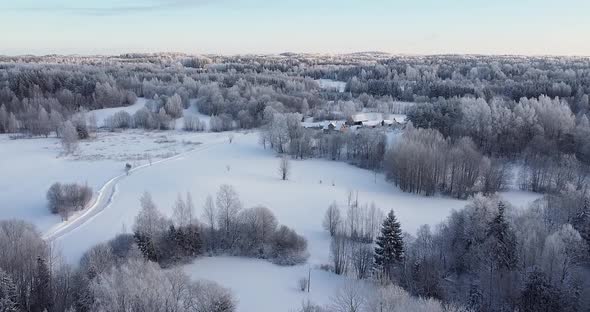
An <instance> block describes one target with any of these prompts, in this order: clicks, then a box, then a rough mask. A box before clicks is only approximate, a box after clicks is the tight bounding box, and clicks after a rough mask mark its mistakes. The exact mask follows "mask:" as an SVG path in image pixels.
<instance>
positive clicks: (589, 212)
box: [572, 197, 590, 253]
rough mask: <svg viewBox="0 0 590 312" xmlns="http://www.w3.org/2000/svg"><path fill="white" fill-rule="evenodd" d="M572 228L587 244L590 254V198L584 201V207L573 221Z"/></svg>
mask: <svg viewBox="0 0 590 312" xmlns="http://www.w3.org/2000/svg"><path fill="white" fill-rule="evenodd" d="M572 226H573V227H574V229H576V231H578V233H580V236H581V237H582V239H583V240H584V242H585V243H586V247H587V249H586V250H587V251H588V253H590V198H588V197H586V198H585V199H584V206H583V207H582V210H581V211H580V213H578V215H577V216H576V217H575V218H574V220H573V221H572Z"/></svg>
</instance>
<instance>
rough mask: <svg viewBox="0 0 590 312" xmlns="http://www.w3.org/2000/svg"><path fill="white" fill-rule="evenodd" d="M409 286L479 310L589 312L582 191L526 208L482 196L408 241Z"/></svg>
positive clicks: (589, 220)
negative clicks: (521, 208)
mask: <svg viewBox="0 0 590 312" xmlns="http://www.w3.org/2000/svg"><path fill="white" fill-rule="evenodd" d="M404 244H405V246H406V252H405V260H404V263H403V267H404V269H403V273H402V276H401V277H400V279H401V281H402V284H403V285H404V287H405V288H406V289H407V290H409V291H410V292H411V293H413V294H415V295H420V296H430V297H435V298H440V299H442V300H443V301H445V302H460V303H462V304H465V305H467V306H468V307H470V308H471V309H473V310H475V311H506V310H515V309H518V310H519V311H585V308H584V307H587V306H588V304H589V303H588V301H587V300H588V295H589V292H590V288H589V287H588V284H587V282H586V281H587V279H588V271H587V269H586V265H587V263H588V261H589V259H590V248H589V247H590V205H589V201H588V198H587V197H585V196H584V195H583V194H582V193H580V192H570V193H566V194H562V195H558V196H547V197H545V198H544V199H543V200H541V201H539V202H537V203H535V204H533V205H532V206H531V207H529V208H528V209H526V210H524V211H517V210H514V209H512V208H511V207H509V206H507V205H506V204H504V203H503V202H502V201H501V200H500V199H498V198H487V197H483V196H476V197H474V198H473V200H472V201H471V203H470V204H468V205H467V206H466V207H465V209H463V210H461V211H457V212H454V213H453V214H452V215H451V216H450V217H449V219H448V220H447V221H446V222H444V223H442V224H440V225H438V226H437V227H436V228H435V229H434V230H431V228H430V227H428V226H423V227H421V228H420V230H419V231H418V232H417V234H416V236H415V237H413V236H407V237H405V238H404Z"/></svg>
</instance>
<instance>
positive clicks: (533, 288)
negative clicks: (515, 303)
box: [519, 267, 562, 312]
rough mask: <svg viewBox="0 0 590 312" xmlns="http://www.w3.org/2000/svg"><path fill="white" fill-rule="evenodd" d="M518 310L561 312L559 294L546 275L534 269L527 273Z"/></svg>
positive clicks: (525, 311)
mask: <svg viewBox="0 0 590 312" xmlns="http://www.w3.org/2000/svg"><path fill="white" fill-rule="evenodd" d="M519 310H520V311H523V312H557V311H561V310H562V309H561V305H560V294H559V291H558V290H557V289H555V287H554V286H553V285H552V284H551V283H550V282H549V279H548V278H547V275H546V274H545V273H544V272H543V271H542V270H541V269H539V268H536V267H534V268H533V269H532V271H531V272H530V273H528V275H527V278H526V281H525V284H524V288H523V289H522V292H521V294H520V300H519Z"/></svg>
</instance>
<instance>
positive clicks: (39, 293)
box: [31, 257, 51, 312]
mask: <svg viewBox="0 0 590 312" xmlns="http://www.w3.org/2000/svg"><path fill="white" fill-rule="evenodd" d="M31 299H32V304H31V310H32V311H33V312H43V311H46V310H47V311H49V310H50V308H51V273H50V272H49V267H47V263H46V262H45V259H43V258H41V257H39V258H37V270H36V272H35V278H34V281H33V290H32V298H31Z"/></svg>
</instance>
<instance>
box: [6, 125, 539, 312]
mask: <svg viewBox="0 0 590 312" xmlns="http://www.w3.org/2000/svg"><path fill="white" fill-rule="evenodd" d="M229 134H230V133H185V132H178V131H166V132H159V131H154V132H145V131H141V130H127V131H123V132H114V133H111V132H100V133H99V134H98V136H97V138H96V139H93V140H90V141H85V142H82V143H81V146H80V152H79V153H78V155H76V156H73V157H72V156H70V157H58V155H59V151H60V146H59V141H58V140H57V139H54V138H49V139H29V140H10V139H8V137H7V136H0V159H2V162H1V163H0V170H1V172H3V174H4V175H5V176H4V179H2V180H1V181H0V202H2V203H3V204H4V205H3V207H2V208H1V210H0V219H7V218H20V219H26V220H29V221H31V222H33V223H35V224H36V225H37V226H39V228H40V230H41V231H43V232H44V233H45V235H46V237H47V238H49V239H50V240H51V241H52V242H53V244H54V247H55V248H57V249H58V250H61V252H62V253H63V254H64V257H65V259H66V260H67V261H68V262H70V263H76V262H77V261H78V260H79V259H80V257H81V256H82V254H83V253H84V252H85V251H86V250H87V249H88V248H90V247H91V246H93V245H95V244H97V243H100V242H104V241H106V240H108V239H111V238H113V237H114V236H115V235H117V234H119V233H122V232H129V231H131V229H132V225H133V222H134V218H135V216H136V215H137V213H138V211H139V209H140V207H139V197H140V196H141V194H142V193H143V192H144V191H148V192H150V193H151V194H152V196H153V199H154V201H155V203H156V205H157V206H158V207H159V209H160V211H162V212H163V213H164V214H166V215H168V216H170V215H172V205H173V203H174V201H175V199H176V196H177V195H178V193H179V192H182V193H185V192H187V191H190V192H191V193H192V197H193V200H194V203H195V206H196V207H197V209H198V211H197V213H196V215H197V216H200V215H201V214H202V211H201V207H202V205H203V203H204V202H205V199H206V196H207V195H209V194H211V195H213V196H214V195H215V193H216V191H217V189H218V187H219V186H220V185H221V184H231V185H233V186H234V187H235V188H236V190H237V191H238V193H239V194H240V197H241V199H242V202H243V203H244V207H253V206H256V205H264V206H267V207H268V208H269V209H271V210H272V211H273V212H274V213H275V215H276V216H277V219H278V220H279V222H280V223H282V224H285V225H287V226H289V227H292V228H294V229H295V230H296V231H297V232H298V233H300V234H302V235H303V236H304V237H306V238H307V240H308V246H309V253H310V258H309V261H308V263H307V264H305V265H300V266H294V267H279V266H276V265H274V264H271V263H269V262H266V261H264V260H256V259H244V258H232V257H212V258H208V257H204V258H201V259H197V260H196V261H194V262H193V263H192V264H188V265H186V266H184V267H183V268H184V270H185V271H186V272H188V273H190V275H191V276H192V277H193V278H205V279H210V280H213V281H216V282H218V283H220V284H221V285H223V286H226V287H229V288H231V289H232V290H233V292H234V294H235V295H236V296H237V298H238V299H239V304H238V311H261V312H264V311H269V312H271V311H272V312H274V311H291V310H293V309H296V308H298V307H299V306H300V305H301V302H302V300H304V299H306V298H307V296H310V297H309V298H310V299H311V300H312V301H314V302H315V303H320V304H321V303H327V301H328V300H329V299H330V296H332V294H333V293H334V291H336V290H337V289H338V288H339V287H340V286H341V285H342V284H343V283H345V282H346V278H344V277H339V276H336V275H334V274H331V273H328V272H324V271H320V270H318V269H317V267H318V266H319V265H321V264H326V263H329V242H330V238H329V235H328V233H326V232H325V231H324V230H323V229H322V226H321V223H322V218H323V215H324V213H325V211H326V209H327V207H328V206H329V205H330V203H331V202H332V201H336V202H337V203H338V204H339V205H340V206H341V207H343V206H344V205H345V202H346V195H347V193H348V192H349V191H358V194H359V195H358V196H359V201H360V203H361V204H365V203H366V204H369V203H371V202H374V203H375V204H376V206H377V207H379V208H381V209H382V210H383V211H388V210H390V209H394V210H395V213H396V215H397V217H398V219H399V220H400V222H401V224H402V228H403V230H404V231H408V232H410V233H415V231H416V229H417V228H418V227H419V226H420V225H422V224H430V225H434V224H437V223H439V222H441V221H442V220H444V218H446V216H448V215H449V213H450V211H451V210H453V209H461V208H462V207H463V206H464V205H465V203H466V202H465V201H461V200H456V199H452V198H448V197H442V196H434V197H424V196H420V195H415V194H408V193H403V192H401V191H400V190H399V189H398V188H396V187H395V186H393V185H392V184H391V183H389V182H387V181H385V178H384V176H383V175H382V174H375V173H374V172H371V171H368V170H363V169H360V168H357V167H354V166H351V165H348V164H346V163H344V162H335V161H329V160H322V159H307V160H292V161H291V169H292V174H291V176H290V178H289V180H287V181H281V180H280V178H279V175H278V172H277V171H278V170H277V168H278V164H279V158H278V157H277V156H276V155H275V154H274V152H272V151H270V150H268V149H267V150H265V149H263V148H262V146H261V145H260V144H259V143H258V133H257V132H233V133H232V134H233V135H234V139H233V143H231V144H230V143H229V140H228V135H229ZM393 139H394V138H393V136H392V138H390V140H393ZM148 155H150V156H151V157H152V158H153V159H152V160H153V164H152V165H151V166H150V165H149V164H148V163H149V157H148ZM163 159H168V160H165V161H161V162H157V160H163ZM125 162H132V163H133V167H134V168H136V167H139V166H142V165H143V166H144V167H141V168H139V169H137V170H135V171H133V172H132V173H131V174H130V175H129V176H126V175H122V173H123V167H124V164H125ZM117 176H119V177H118V178H115V179H114V180H111V179H113V178H114V177H117ZM56 181H60V182H83V181H88V184H89V185H90V186H92V187H93V188H94V189H95V190H99V189H101V187H103V186H104V185H105V184H106V183H107V181H112V182H111V183H110V184H107V185H106V188H103V193H104V194H105V195H103V196H104V199H102V200H97V203H98V204H97V205H93V207H94V208H93V207H90V208H89V209H88V211H86V212H82V213H80V214H79V216H80V218H79V219H75V218H74V219H73V220H72V221H71V222H69V223H67V224H65V223H59V218H58V217H55V216H52V215H50V214H49V212H48V209H47V208H46V200H45V192H46V190H47V189H48V188H49V186H50V185H51V184H52V183H53V182H56ZM109 185H110V186H109ZM503 196H504V197H505V199H506V200H507V201H509V202H510V203H513V204H514V205H516V206H522V205H525V204H526V203H527V202H528V201H531V200H534V199H535V198H536V197H538V196H539V195H537V194H530V193H526V192H519V191H511V192H507V193H504V194H503ZM76 220H78V221H76ZM310 267H311V268H312V286H311V287H312V292H311V293H310V294H309V295H308V294H303V293H301V292H300V291H298V290H297V289H296V286H297V285H296V284H297V280H298V279H299V278H301V277H304V276H306V274H307V271H308V269H309V268H310ZM253 283H256V287H252V285H253ZM262 297H264V299H261V298H262Z"/></svg>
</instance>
